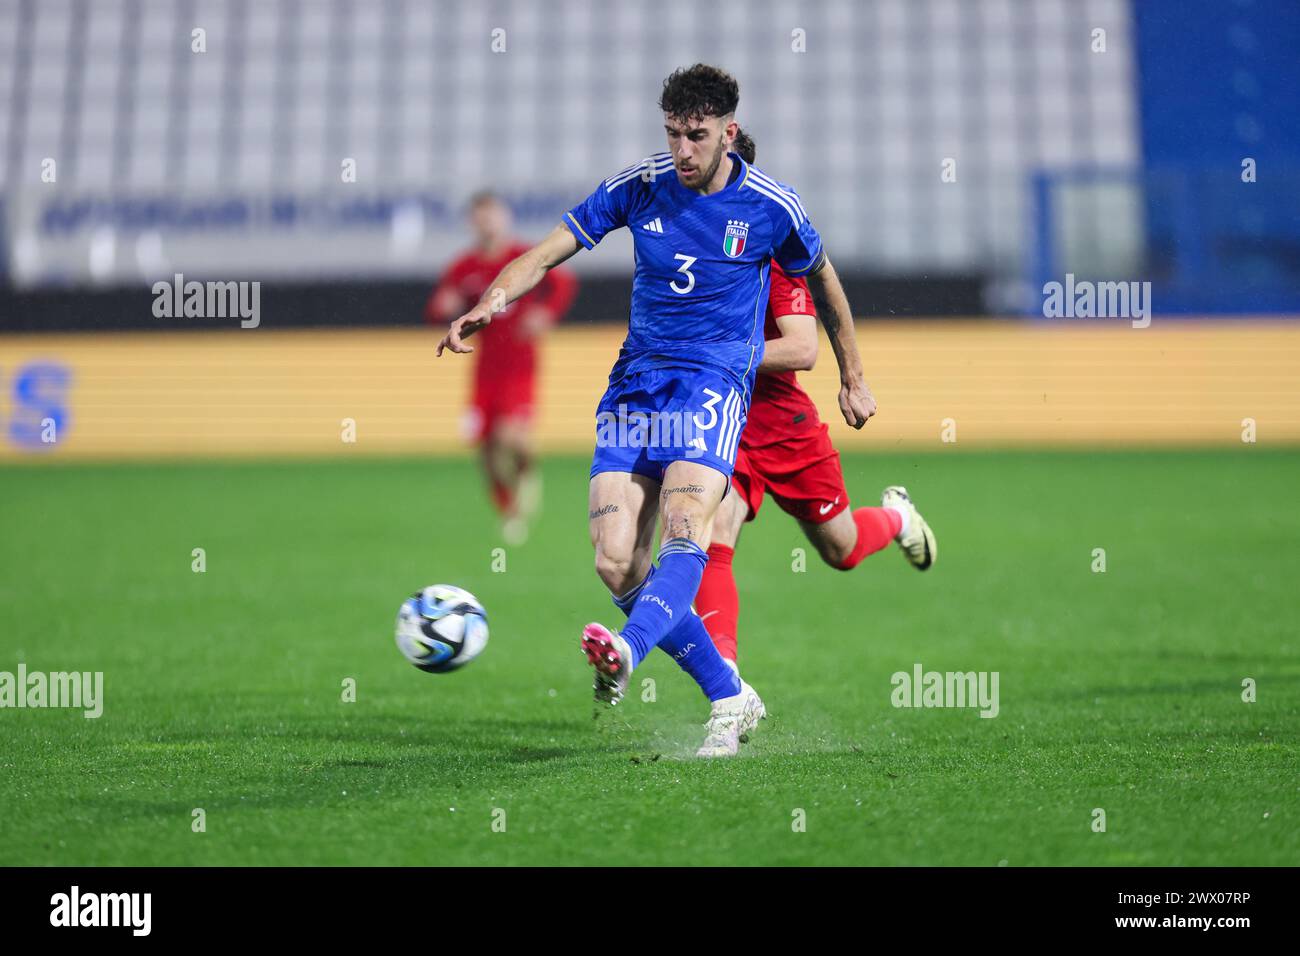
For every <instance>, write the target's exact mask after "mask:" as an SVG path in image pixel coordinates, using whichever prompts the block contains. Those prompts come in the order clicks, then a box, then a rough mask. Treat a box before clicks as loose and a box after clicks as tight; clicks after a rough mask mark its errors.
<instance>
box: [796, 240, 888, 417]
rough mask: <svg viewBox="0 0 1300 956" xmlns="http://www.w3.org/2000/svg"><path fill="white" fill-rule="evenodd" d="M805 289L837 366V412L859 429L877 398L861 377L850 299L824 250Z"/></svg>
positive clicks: (860, 361) (869, 414) (874, 408)
mask: <svg viewBox="0 0 1300 956" xmlns="http://www.w3.org/2000/svg"><path fill="white" fill-rule="evenodd" d="M808 288H809V290H810V291H811V292H812V295H813V302H815V303H816V305H817V315H818V316H819V317H820V318H821V320H822V326H823V327H824V328H825V329H826V334H827V335H828V336H830V340H831V351H833V352H834V353H835V362H836V364H838V365H839V367H840V411H841V412H843V414H844V420H845V421H846V422H848V423H849V424H850V425H852V426H853V427H854V428H861V427H862V426H863V425H865V424H866V423H867V419H869V418H870V417H871V416H872V415H874V414H876V399H875V397H874V396H873V395H872V394H871V389H869V388H867V382H866V379H864V378H863V376H862V356H861V355H859V354H858V340H857V337H856V334H855V331H854V328H853V310H852V309H851V308H850V307H849V298H848V296H846V295H845V294H844V286H843V285H841V284H840V277H839V276H838V275H837V274H836V272H835V267H834V266H833V265H831V261H830V259H828V258H827V257H826V253H825V251H823V252H822V253H821V255H820V256H819V257H818V259H817V261H816V262H815V263H814V264H813V267H812V268H811V269H810V270H809V271H808Z"/></svg>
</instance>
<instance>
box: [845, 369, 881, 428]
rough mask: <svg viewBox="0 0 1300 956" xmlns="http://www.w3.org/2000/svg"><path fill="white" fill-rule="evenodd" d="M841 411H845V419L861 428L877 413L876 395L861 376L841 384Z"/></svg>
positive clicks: (855, 426)
mask: <svg viewBox="0 0 1300 956" xmlns="http://www.w3.org/2000/svg"><path fill="white" fill-rule="evenodd" d="M840 411H841V412H843V413H844V420H845V421H846V422H848V423H849V424H850V425H852V426H853V427H854V428H861V427H862V426H863V425H865V424H866V423H867V419H868V418H870V417H871V416H872V415H874V414H876V399H875V396H874V395H872V394H871V389H869V388H867V383H866V382H864V381H863V380H862V377H861V376H859V377H857V378H855V379H853V380H852V381H847V382H844V384H842V385H841V386H840Z"/></svg>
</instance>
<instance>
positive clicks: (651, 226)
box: [641, 216, 664, 235]
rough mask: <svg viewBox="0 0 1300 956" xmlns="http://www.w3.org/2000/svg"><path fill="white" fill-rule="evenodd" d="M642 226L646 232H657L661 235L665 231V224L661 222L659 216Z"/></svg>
mask: <svg viewBox="0 0 1300 956" xmlns="http://www.w3.org/2000/svg"><path fill="white" fill-rule="evenodd" d="M641 228H642V229H644V230H645V231H646V232H657V233H659V234H660V235H662V234H663V231H664V224H663V223H662V222H660V221H659V217H658V216H656V217H655V218H654V219H651V220H650V221H649V222H647V223H646V224H645V225H644V226H642V227H641Z"/></svg>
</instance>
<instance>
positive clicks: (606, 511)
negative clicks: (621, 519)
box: [587, 505, 618, 521]
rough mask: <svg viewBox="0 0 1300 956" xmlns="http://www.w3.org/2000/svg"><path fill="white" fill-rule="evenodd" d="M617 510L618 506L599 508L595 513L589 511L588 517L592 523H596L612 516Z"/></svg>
mask: <svg viewBox="0 0 1300 956" xmlns="http://www.w3.org/2000/svg"><path fill="white" fill-rule="evenodd" d="M617 510H618V505H604V506H603V507H600V508H597V509H596V510H595V511H588V512H587V517H588V518H590V519H591V520H592V521H595V520H596V519H597V518H603V517H605V515H612V514H613V513H614V512H615V511H617Z"/></svg>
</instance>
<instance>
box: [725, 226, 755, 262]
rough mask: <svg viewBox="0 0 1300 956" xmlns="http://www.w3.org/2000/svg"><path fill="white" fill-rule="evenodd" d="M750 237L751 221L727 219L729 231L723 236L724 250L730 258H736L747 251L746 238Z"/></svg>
mask: <svg viewBox="0 0 1300 956" xmlns="http://www.w3.org/2000/svg"><path fill="white" fill-rule="evenodd" d="M748 238H749V223H747V222H741V221H740V220H739V219H728V220H727V231H726V233H725V234H724V235H723V237H722V251H723V252H725V253H726V254H727V257H728V258H730V259H735V258H737V257H739V255H740V254H741V253H742V252H744V251H745V240H746V239H748Z"/></svg>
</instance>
